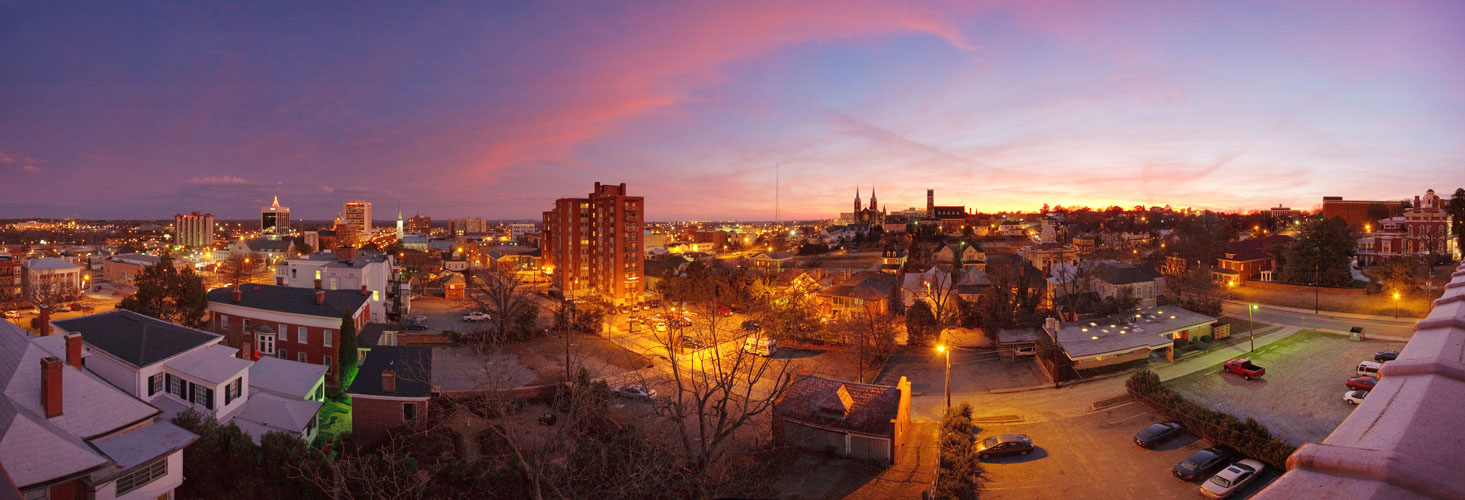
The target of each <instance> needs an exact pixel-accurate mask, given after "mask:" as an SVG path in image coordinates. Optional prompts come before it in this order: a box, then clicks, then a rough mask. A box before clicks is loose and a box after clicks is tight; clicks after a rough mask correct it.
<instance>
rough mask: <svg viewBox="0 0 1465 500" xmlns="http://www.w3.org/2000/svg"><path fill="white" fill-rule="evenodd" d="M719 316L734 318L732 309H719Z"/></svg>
mask: <svg viewBox="0 0 1465 500" xmlns="http://www.w3.org/2000/svg"><path fill="white" fill-rule="evenodd" d="M717 315H718V316H722V317H728V316H732V309H731V308H727V307H719V308H717Z"/></svg>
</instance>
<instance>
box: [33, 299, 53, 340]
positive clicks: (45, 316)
mask: <svg viewBox="0 0 1465 500" xmlns="http://www.w3.org/2000/svg"><path fill="white" fill-rule="evenodd" d="M36 307H37V308H39V309H40V310H41V314H40V318H41V332H40V333H41V336H42V337H49V336H51V305H50V304H41V305H39V306H36Z"/></svg>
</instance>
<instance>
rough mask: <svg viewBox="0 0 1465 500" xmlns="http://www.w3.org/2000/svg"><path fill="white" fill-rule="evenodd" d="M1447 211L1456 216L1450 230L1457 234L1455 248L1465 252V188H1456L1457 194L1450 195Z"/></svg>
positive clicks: (1446, 206) (1451, 215)
mask: <svg viewBox="0 0 1465 500" xmlns="http://www.w3.org/2000/svg"><path fill="white" fill-rule="evenodd" d="M1445 211H1447V212H1449V213H1450V217H1453V218H1454V219H1453V220H1452V221H1451V222H1450V225H1451V226H1453V227H1451V228H1450V231H1451V232H1452V233H1453V234H1454V235H1455V248H1457V249H1459V250H1460V251H1462V252H1465V188H1455V195H1454V196H1451V197H1450V203H1449V204H1448V205H1445Z"/></svg>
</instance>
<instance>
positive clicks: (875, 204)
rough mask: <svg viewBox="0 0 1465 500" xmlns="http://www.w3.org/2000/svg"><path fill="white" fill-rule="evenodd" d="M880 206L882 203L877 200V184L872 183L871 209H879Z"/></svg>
mask: <svg viewBox="0 0 1465 500" xmlns="http://www.w3.org/2000/svg"><path fill="white" fill-rule="evenodd" d="M879 208H880V203H879V202H878V201H876V200H875V185H874V184H871V185H870V209H871V210H876V209H879Z"/></svg>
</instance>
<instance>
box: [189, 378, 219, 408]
mask: <svg viewBox="0 0 1465 500" xmlns="http://www.w3.org/2000/svg"><path fill="white" fill-rule="evenodd" d="M188 386H189V389H190V390H189V391H188V392H190V393H193V404H198V405H203V407H204V408H208V409H210V410H212V409H214V390H213V389H210V388H208V387H204V386H201V385H198V384H188Z"/></svg>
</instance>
